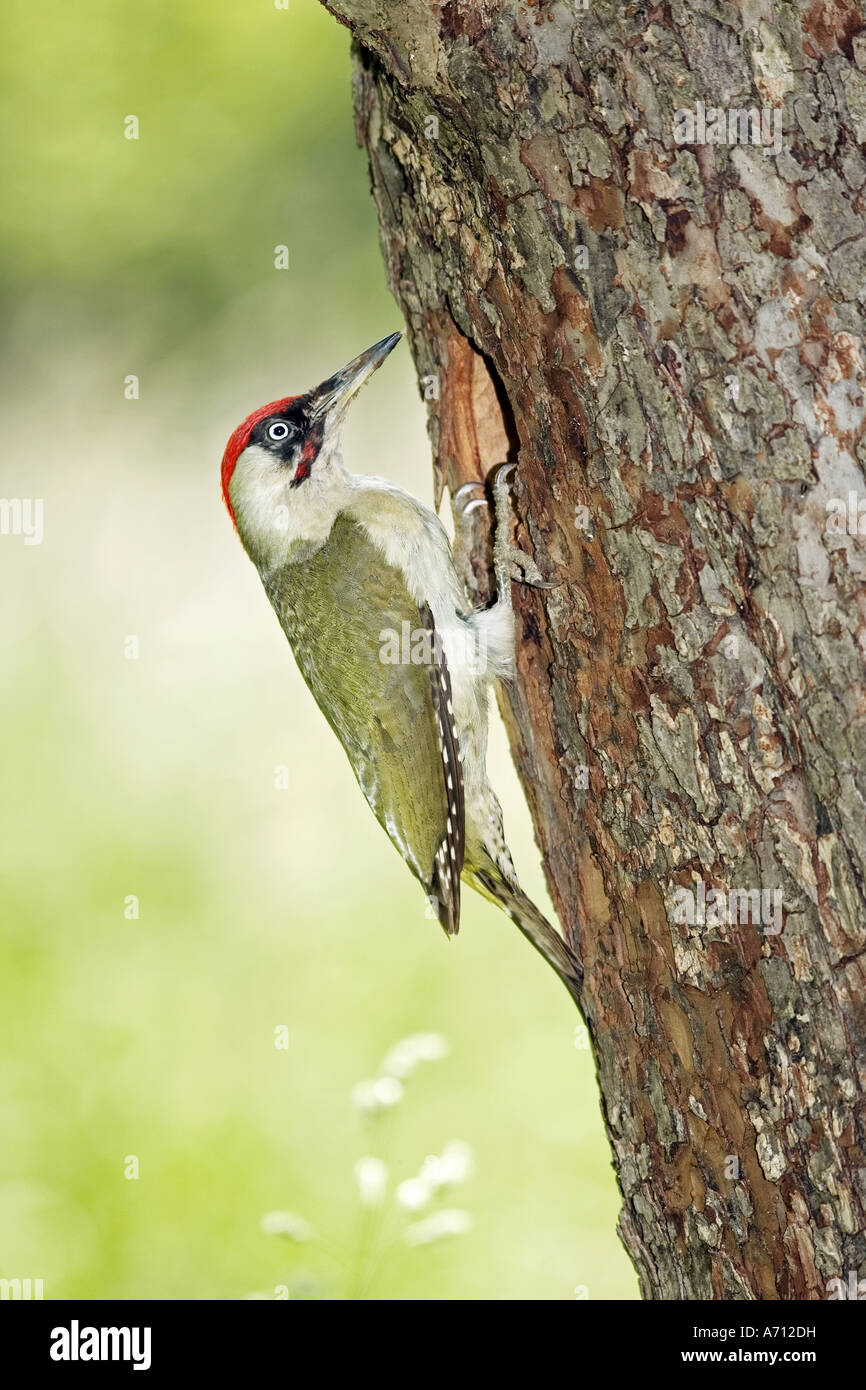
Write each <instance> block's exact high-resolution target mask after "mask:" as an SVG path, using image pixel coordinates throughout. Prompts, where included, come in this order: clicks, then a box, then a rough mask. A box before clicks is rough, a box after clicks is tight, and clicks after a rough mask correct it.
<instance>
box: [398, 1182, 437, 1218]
mask: <svg viewBox="0 0 866 1390" xmlns="http://www.w3.org/2000/svg"><path fill="white" fill-rule="evenodd" d="M433 1191H434V1189H433V1188H432V1187H431V1186H430V1184H429V1182H425V1181H424V1179H423V1178H407V1179H406V1181H405V1182H401V1183H400V1186H399V1187H398V1188H397V1205H398V1206H400V1207H402V1208H403V1210H404V1211H422V1210H423V1209H424V1207H426V1206H427V1204H428V1202H429V1201H430V1198H431V1197H432V1196H433Z"/></svg>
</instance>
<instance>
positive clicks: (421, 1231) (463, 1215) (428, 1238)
mask: <svg viewBox="0 0 866 1390" xmlns="http://www.w3.org/2000/svg"><path fill="white" fill-rule="evenodd" d="M471 1229H472V1217H471V1216H470V1215H469V1212H468V1211H460V1210H459V1208H457V1207H444V1208H443V1209H442V1211H437V1212H434V1214H433V1215H432V1216H427V1217H425V1218H424V1220H423V1221H413V1223H412V1225H411V1226H407V1227H406V1230H405V1231H404V1232H403V1239H404V1240H405V1242H406V1244H407V1245H432V1243H433V1241H435V1240H444V1239H446V1237H448V1236H462V1235H465V1234H466V1232H467V1231H470V1230H471Z"/></svg>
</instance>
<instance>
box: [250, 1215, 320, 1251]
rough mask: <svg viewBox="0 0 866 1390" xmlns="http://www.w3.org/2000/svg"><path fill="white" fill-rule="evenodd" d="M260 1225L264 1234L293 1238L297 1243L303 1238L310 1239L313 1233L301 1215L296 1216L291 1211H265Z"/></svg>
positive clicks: (287, 1238)
mask: <svg viewBox="0 0 866 1390" xmlns="http://www.w3.org/2000/svg"><path fill="white" fill-rule="evenodd" d="M261 1227H262V1230H263V1231H264V1233H265V1235H266V1236H283V1237H284V1238H285V1239H286V1240H293V1241H296V1242H297V1243H298V1244H300V1242H301V1241H304V1240H311V1239H312V1235H313V1229H312V1227H311V1226H310V1225H309V1223H308V1222H306V1221H305V1220H304V1218H303V1217H302V1216H296V1215H295V1213H294V1212H293V1211H268V1212H265V1214H264V1216H263V1217H262V1220H261Z"/></svg>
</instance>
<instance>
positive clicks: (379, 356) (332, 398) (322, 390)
mask: <svg viewBox="0 0 866 1390" xmlns="http://www.w3.org/2000/svg"><path fill="white" fill-rule="evenodd" d="M402 336H403V335H402V333H389V334H388V337H387V338H382V339H381V340H380V341H379V342H378V343H374V344H373V346H372V347H370V348H367V351H366V352H362V353H360V355H359V356H358V357H353V358H352V361H351V362H347V363H346V365H345V367H342V368H341V369H340V371H339V372H335V373H334V375H333V376H329V377H328V379H327V381H323V382H322V384H321V386H317V387H316V389H315V391H311V392H310V402H311V406H312V419H313V420H320V419H323V418H324V417H325V416H326V415H330V414H331V413H332V412H336V414H337V417H338V418H339V417H340V416H342V415H343V414H344V413H345V411H346V410H347V409H348V406H349V402H350V401H351V400H352V398H353V397H354V396H355V395H356V394H357V392H358V391H360V389H361V387H362V386H363V385H364V382H365V381H367V379H368V378H369V377H371V376H372V375H373V373H374V372H375V370H376V368H377V367H380V366H381V365H382V363H383V362H384V361H385V358H386V357H387V356H388V354H389V352H392V351H393V350H394V348H395V347H396V346H397V344H398V343H399V341H400V339H401V338H402ZM329 428H330V427H329Z"/></svg>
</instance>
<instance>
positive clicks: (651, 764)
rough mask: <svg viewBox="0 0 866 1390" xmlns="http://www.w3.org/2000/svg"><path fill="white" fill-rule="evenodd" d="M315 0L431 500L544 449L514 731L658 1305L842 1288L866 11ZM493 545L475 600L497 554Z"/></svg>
mask: <svg viewBox="0 0 866 1390" xmlns="http://www.w3.org/2000/svg"><path fill="white" fill-rule="evenodd" d="M327 7H328V8H329V9H330V10H331V11H332V12H333V13H334V14H335V15H336V17H337V18H338V19H340V20H341V21H343V22H344V23H346V24H347V25H348V26H349V27H350V28H351V30H352V31H353V33H354V34H355V36H356V44H355V50H354V51H355V56H354V83H355V111H356V120H357V131H358V137H359V140H360V141H361V142H363V143H364V144H365V145H366V146H367V149H368V152H369V157H370V168H371V172H372V183H373V192H374V196H375V200H376V205H377V208H378V213H379V220H380V226H381V235H382V243H383V248H384V254H385V261H386V265H387V269H388V275H389V279H390V283H391V286H392V289H393V291H394V293H395V295H396V296H397V299H398V301H399V303H400V306H401V308H402V310H403V312H404V315H405V318H406V322H407V325H408V329H409V337H410V341H411V346H412V350H413V353H414V355H415V359H416V363H417V367H418V373H419V377H420V379H421V383H422V387H423V389H424V394H425V396H426V397H427V399H428V401H429V408H430V432H431V437H432V442H433V449H434V456H435V470H436V482H437V493H438V494H441V491H442V489H443V487H444V486H446V485H447V486H448V488H449V490H450V491H451V493H452V495H453V493H454V492H455V490H456V489H457V488H458V487H459V486H460V485H461V484H462V483H464V482H466V481H468V480H472V479H481V478H483V477H484V476H485V474H486V473H487V471H488V470H489V468H490V467H491V466H492V465H493V464H494V463H496V462H498V461H500V460H501V459H502V458H503V457H505V456H506V454H508V453H510V455H511V456H512V457H515V458H517V457H518V456H519V470H518V474H517V485H516V493H517V503H516V505H517V511H518V515H519V516H520V518H521V522H522V528H523V531H522V537H521V539H522V544H523V545H524V548H526V549H528V550H530V551H531V552H532V553H533V555H534V556H535V558H536V560H537V561H538V563H539V566H540V568H541V569H542V571H543V572H544V574H545V576H546V577H548V578H550V579H551V580H554V581H558V587H556V588H553V589H550V590H548V591H544V592H540V591H534V590H529V589H520V588H518V587H517V586H516V587H515V590H514V594H515V604H516V606H517V610H518V628H519V644H518V651H519V656H518V661H519V677H518V680H517V682H516V683H515V685H514V688H513V689H512V690H511V691H510V692H509V696H508V701H507V704H506V707H505V709H504V714H505V717H506V721H507V724H508V729H509V734H510V737H511V741H512V748H513V752H514V756H515V759H516V761H517V765H518V768H519V771H520V773H521V776H522V779H523V782H524V785H525V788H526V794H527V797H528V799H529V803H530V806H531V809H532V814H533V818H534V823H535V827H536V831H537V834H538V837H539V840H540V843H541V847H542V853H543V857H544V864H545V868H546V872H547V876H548V881H549V884H550V889H551V893H552V895H553V898H554V901H555V903H556V907H557V911H558V913H559V917H560V921H561V922H562V924H563V928H564V930H565V932H566V933H567V934H568V935H569V937H570V939H571V940H572V942H573V945H574V947H575V949H576V951H577V953H578V954H579V956H580V958H581V959H582V961H583V963H584V967H585V971H586V977H585V987H584V1000H583V1007H584V1012H585V1016H586V1021H587V1026H588V1028H589V1032H590V1036H591V1039H592V1044H593V1047H594V1051H595V1057H596V1060H597V1065H598V1074H599V1082H600V1086H601V1093H602V1098H603V1108H604V1115H605V1122H606V1126H607V1131H608V1134H609V1137H610V1142H611V1145H612V1147H613V1153H614V1158H615V1163H616V1168H617V1172H618V1177H619V1183H620V1187H621V1190H622V1196H623V1209H622V1214H621V1218H620V1233H621V1236H622V1239H623V1241H624V1243H625V1245H626V1247H627V1249H628V1251H629V1254H630V1255H631V1257H632V1259H633V1260H634V1262H635V1265H636V1266H637V1269H638V1273H639V1276H640V1280H641V1286H642V1290H643V1293H644V1296H645V1297H647V1298H664V1299H681V1298H683V1299H684V1298H693V1299H757V1298H762V1299H792V1298H805V1299H817V1298H827V1297H845V1296H846V1294H847V1295H848V1296H850V1290H851V1289H852V1287H853V1288H856V1284H853V1285H852V1280H856V1279H857V1278H858V1277H863V1276H866V1234H864V1232H866V1220H864V1208H866V1152H864V1105H863V1101H864V1082H866V1037H864V1034H866V1026H864V1025H866V1006H864V1001H866V953H864V952H866V911H864V876H866V835H864V829H866V815H864V810H866V805H864V801H866V679H864V656H866V550H864V533H866V486H864V477H863V465H864V464H866V436H864V396H863V370H862V368H863V357H862V352H863V343H862V339H861V336H860V335H861V329H862V323H863V317H864V313H863V310H864V304H866V291H864V286H866V223H864V217H863V211H864V183H866V161H864V156H863V153H862V151H861V150H860V149H859V147H858V146H859V142H861V141H863V140H864V138H866V76H864V71H866V31H864V30H863V23H864V21H863V17H862V15H861V14H860V13H859V12H858V11H857V10H856V9H855V6H854V4H853V3H852V0H815V3H813V4H811V5H810V6H809V5H808V4H807V3H806V0H801V3H800V4H799V5H797V4H790V3H789V4H784V5H783V4H778V3H774V0H750V3H749V4H744V5H741V6H735V5H734V4H731V3H727V0H697V3H695V0H690V3H689V4H688V5H685V4H683V3H682V0H674V2H673V3H672V4H670V5H667V4H665V5H659V6H658V7H657V8H653V7H652V6H651V5H649V4H646V5H644V4H640V3H638V4H634V5H624V4H621V3H619V0H617V3H612V2H611V0H590V7H589V9H583V8H582V7H581V5H580V3H579V0H577V2H576V0H572V3H564V2H563V0H560V2H559V3H544V2H543V0H522V3H516V0H501V2H499V0H479V2H478V3H470V0H449V2H448V3H434V2H433V0H389V3H387V4H386V3H385V0H327ZM713 108H716V109H713ZM740 108H744V109H743V110H740ZM752 108H754V113H753V114H751V113H752ZM745 141H749V143H746V142H745ZM476 514H477V513H476ZM473 558H474V567H473V569H472V576H473V580H472V582H473V585H474V586H475V587H476V589H477V591H478V593H479V596H480V597H483V596H484V592H485V587H484V586H485V584H486V566H485V563H484V559H483V545H482V544H481V541H480V540H479V547H478V551H477V554H476V555H475V556H474V557H473ZM747 890H755V892H756V893H757V896H756V895H755V892H752V893H749V892H748V891H747ZM852 1271H853V1274H852ZM834 1280H841V1281H842V1283H841V1285H837V1284H834V1283H833V1281H834ZM863 1287H864V1288H866V1285H864V1286H863Z"/></svg>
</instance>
